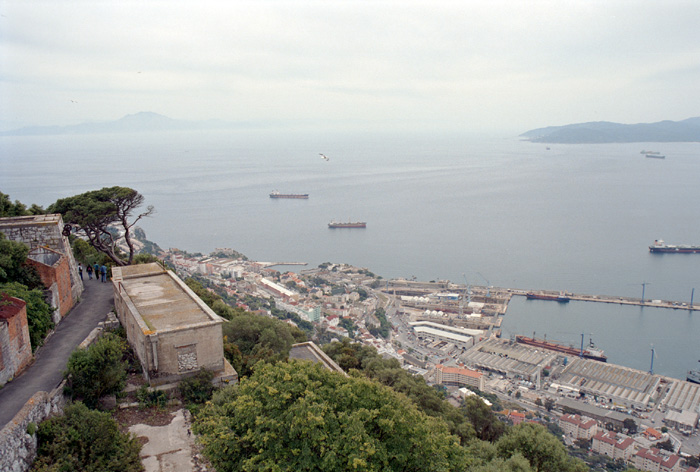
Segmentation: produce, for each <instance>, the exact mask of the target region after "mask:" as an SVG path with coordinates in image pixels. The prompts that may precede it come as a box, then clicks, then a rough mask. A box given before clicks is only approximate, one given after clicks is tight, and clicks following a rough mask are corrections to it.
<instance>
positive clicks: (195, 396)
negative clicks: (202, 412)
mask: <svg viewBox="0 0 700 472" xmlns="http://www.w3.org/2000/svg"><path fill="white" fill-rule="evenodd" d="M213 378H214V373H213V372H211V371H209V370H205V369H202V370H200V371H199V372H198V373H197V374H196V375H195V376H194V377H188V378H186V379H184V380H182V381H180V385H178V390H179V391H180V396H182V401H183V402H184V403H185V405H191V404H194V405H200V404H202V403H204V402H206V401H209V400H211V396H212V394H213V393H214V385H213V384H212V383H211V381H212V379H213Z"/></svg>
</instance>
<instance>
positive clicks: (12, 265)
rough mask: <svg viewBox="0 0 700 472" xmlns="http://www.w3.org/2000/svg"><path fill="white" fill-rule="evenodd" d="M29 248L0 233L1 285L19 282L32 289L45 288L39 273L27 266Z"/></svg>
mask: <svg viewBox="0 0 700 472" xmlns="http://www.w3.org/2000/svg"><path fill="white" fill-rule="evenodd" d="M28 255H29V246H27V245H26V244H24V243H21V242H19V241H12V240H11V239H7V237H6V236H5V234H4V233H0V284H2V283H8V282H18V283H20V284H22V285H26V286H27V287H29V288H30V289H33V288H41V289H43V288H44V284H43V283H42V282H41V278H40V277H39V273H38V272H37V271H36V269H35V268H34V267H33V266H31V265H29V264H27V256H28Z"/></svg>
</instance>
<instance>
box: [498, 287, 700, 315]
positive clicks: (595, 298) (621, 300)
mask: <svg viewBox="0 0 700 472" xmlns="http://www.w3.org/2000/svg"><path fill="white" fill-rule="evenodd" d="M528 292H531V291H528V290H512V291H511V293H512V294H513V295H518V296H523V297H524V296H526V294H527V293H528ZM537 293H541V294H543V295H552V296H555V297H556V296H559V295H560V294H561V292H554V291H537ZM564 295H565V296H566V297H568V298H569V300H571V301H577V302H597V303H616V304H618V305H633V306H648V307H654V308H670V309H673V310H687V311H695V310H700V305H698V304H695V303H694V304H693V305H692V306H691V304H690V303H688V302H680V301H673V300H656V299H654V300H649V299H644V300H642V299H641V298H629V297H613V296H609V295H585V294H580V293H569V292H564Z"/></svg>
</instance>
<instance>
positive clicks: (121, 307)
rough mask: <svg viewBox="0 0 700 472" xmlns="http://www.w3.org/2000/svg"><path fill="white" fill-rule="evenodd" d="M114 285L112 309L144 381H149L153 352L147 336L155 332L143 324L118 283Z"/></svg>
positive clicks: (136, 310)
mask: <svg viewBox="0 0 700 472" xmlns="http://www.w3.org/2000/svg"><path fill="white" fill-rule="evenodd" d="M114 285H115V290H114V291H115V294H114V309H115V310H116V312H117V318H118V319H119V323H121V325H122V326H123V327H124V330H125V331H126V339H127V340H128V342H129V345H130V346H131V348H132V349H133V350H134V352H135V353H136V357H137V358H138V359H139V361H140V363H141V369H142V370H143V372H144V375H145V376H146V379H150V377H149V371H151V370H152V369H151V366H152V365H153V360H152V359H153V351H152V346H151V341H150V339H149V336H151V335H154V334H155V332H154V331H152V330H151V329H150V328H149V327H148V326H146V324H145V323H144V322H143V319H142V318H141V316H140V315H139V313H138V309H137V308H136V306H135V305H134V304H133V302H132V301H131V299H130V298H129V295H128V294H127V293H126V291H124V290H123V288H122V287H121V285H120V284H119V282H115V283H114Z"/></svg>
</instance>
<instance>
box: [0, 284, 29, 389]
mask: <svg viewBox="0 0 700 472" xmlns="http://www.w3.org/2000/svg"><path fill="white" fill-rule="evenodd" d="M0 303H2V305H0V386H2V385H5V383H7V382H8V381H9V380H12V379H13V378H14V377H15V376H16V375H17V374H19V373H20V372H22V370H24V368H25V367H26V366H27V365H28V364H29V362H31V360H32V346H31V341H30V339H29V327H28V325H27V304H26V303H25V302H24V300H20V299H19V298H14V297H9V296H7V295H0Z"/></svg>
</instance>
